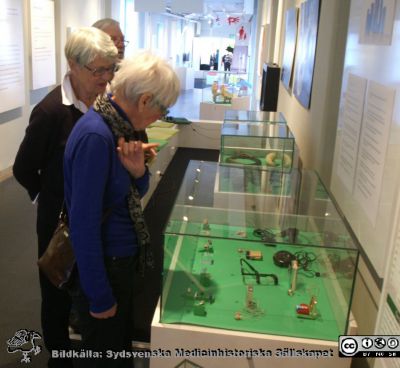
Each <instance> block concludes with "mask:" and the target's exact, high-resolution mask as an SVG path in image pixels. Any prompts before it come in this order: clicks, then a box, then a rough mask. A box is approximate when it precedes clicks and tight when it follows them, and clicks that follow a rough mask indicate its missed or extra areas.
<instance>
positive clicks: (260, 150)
mask: <svg viewBox="0 0 400 368" xmlns="http://www.w3.org/2000/svg"><path fill="white" fill-rule="evenodd" d="M294 152H295V139H294V136H293V134H292V132H291V131H290V129H289V127H288V125H286V124H285V123H275V122H255V121H231V120H225V121H224V123H223V125H222V129H221V153H220V162H221V163H226V164H231V165H246V166H260V167H262V168H263V169H265V170H277V171H290V170H291V169H292V167H293V160H294Z"/></svg>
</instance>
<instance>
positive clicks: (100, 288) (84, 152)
mask: <svg viewBox="0 0 400 368" xmlns="http://www.w3.org/2000/svg"><path fill="white" fill-rule="evenodd" d="M113 105H114V106H115V107H116V108H117V111H118V112H119V114H120V115H122V116H123V117H124V118H125V119H127V117H126V116H125V114H124V113H123V111H122V110H121V109H119V107H118V106H116V105H115V103H114V102H113ZM135 184H136V187H137V189H138V190H139V193H140V195H141V196H143V195H144V194H145V193H146V191H147V189H148V186H149V173H148V170H146V173H145V174H144V175H143V177H141V178H139V179H136V180H135ZM130 185H131V177H130V175H129V173H128V171H127V170H126V169H125V168H124V167H123V166H122V164H121V162H120V160H119V158H118V155H117V150H116V143H115V140H114V137H113V135H112V132H111V130H110V128H109V127H108V126H107V125H106V123H105V122H104V120H103V119H102V117H101V116H100V115H99V114H98V113H96V112H95V111H94V110H93V108H91V109H90V110H89V111H88V112H87V113H86V114H85V115H84V116H83V117H82V118H81V119H80V120H79V121H78V122H77V124H76V125H75V127H74V129H73V130H72V133H71V135H70V136H69V139H68V142H67V146H66V149H65V155H64V191H65V202H66V206H67V210H68V215H69V222H70V229H71V240H72V244H73V248H74V252H75V257H76V261H77V266H78V270H79V277H80V282H81V286H82V288H83V291H84V293H85V295H86V296H87V298H88V300H89V303H90V310H91V311H92V312H95V313H100V312H103V311H106V310H108V309H109V308H111V307H112V306H113V305H114V303H115V299H114V296H113V293H112V290H111V286H110V284H109V282H108V279H107V275H106V271H105V266H104V257H105V256H110V257H127V256H132V255H135V254H136V253H137V250H138V244H137V237H136V233H135V230H134V228H133V223H132V221H131V218H130V216H129V210H128V204H127V195H128V193H129V189H130ZM110 208H111V209H112V211H111V213H110V214H109V215H108V216H107V218H106V220H105V222H104V223H103V224H102V217H103V213H104V212H105V211H107V209H110Z"/></svg>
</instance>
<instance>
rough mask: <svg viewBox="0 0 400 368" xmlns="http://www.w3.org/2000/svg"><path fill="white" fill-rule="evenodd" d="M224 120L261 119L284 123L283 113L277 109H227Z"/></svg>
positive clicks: (260, 120)
mask: <svg viewBox="0 0 400 368" xmlns="http://www.w3.org/2000/svg"><path fill="white" fill-rule="evenodd" d="M225 121H255V122H256V121H259V122H262V121H263V122H273V123H283V124H286V119H285V117H284V115H283V114H282V113H281V112H278V111H246V110H227V111H225Z"/></svg>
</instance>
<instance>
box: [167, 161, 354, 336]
mask: <svg viewBox="0 0 400 368" xmlns="http://www.w3.org/2000/svg"><path fill="white" fill-rule="evenodd" d="M231 170H233V171H231ZM246 170H248V168H230V167H226V166H224V165H221V164H218V163H209V162H200V161H191V162H190V164H189V166H188V169H187V171H186V173H185V177H184V180H183V183H182V186H181V188H180V191H179V194H178V197H177V199H176V202H175V206H174V208H173V211H172V213H171V215H170V218H169V222H168V225H167V227H166V229H165V243H164V272H163V289H162V297H161V308H160V310H161V316H160V322H161V323H164V324H185V325H196V326H204V327H210V328H216V329H225V330H236V331H242V332H254V333H262V334H272V335H281V336H291V337H300V338H310V339H322V340H330V341H337V339H338V335H341V334H345V333H346V331H347V326H348V320H349V313H350V306H351V300H352V296H353V288H354V280H355V274H356V269H357V264H358V250H357V247H356V241H355V240H354V238H353V236H352V234H351V233H349V231H348V230H347V226H346V224H345V222H344V219H343V218H342V217H341V216H340V214H339V213H338V211H337V210H336V209H335V206H334V204H333V203H332V201H331V199H330V197H329V194H328V192H327V191H326V190H325V189H324V186H323V184H322V183H321V182H320V180H319V179H318V176H317V175H316V174H315V173H313V172H310V171H303V172H298V173H297V174H295V171H297V170H292V172H291V173H281V175H282V176H287V177H285V178H282V180H281V185H282V186H285V187H286V189H280V190H278V189H277V188H273V189H272V188H269V189H268V186H270V185H272V184H269V183H268V182H267V183H265V190H264V193H261V194H260V193H258V192H256V193H255V192H253V191H252V190H249V187H248V186H246V185H245V183H243V186H241V187H240V185H239V184H238V183H239V182H240V180H238V181H237V184H236V186H237V187H235V188H234V190H233V189H232V188H230V187H229V185H228V186H227V187H226V186H225V184H224V185H222V186H221V182H223V181H224V180H225V179H226V177H225V175H227V173H228V172H230V175H231V178H230V180H234V179H235V178H234V176H235V175H236V176H238V175H240V171H242V174H243V172H244V171H246ZM254 170H255V171H256V169H254ZM259 172H260V174H262V172H261V170H260V169H259ZM264 174H265V172H264ZM289 176H290V178H289ZM242 177H243V175H242ZM230 180H229V181H230ZM275 185H276V186H277V184H276V183H275ZM222 191H224V195H226V198H225V201H224V202H223V203H221V201H220V199H218V196H219V195H220V194H221V192H222ZM239 194H241V195H242V197H239ZM325 194H326V195H325ZM260 198H264V199H266V198H271V201H268V200H266V201H265V202H260V203H263V204H264V206H260V207H258V206H257V205H254V204H257V203H259V202H258V201H259V200H260ZM274 201H275V202H274ZM279 201H283V202H286V201H290V203H291V204H290V205H289V206H280V207H279V208H276V207H273V206H272V205H273V203H279ZM247 203H252V206H250V207H248V206H247Z"/></svg>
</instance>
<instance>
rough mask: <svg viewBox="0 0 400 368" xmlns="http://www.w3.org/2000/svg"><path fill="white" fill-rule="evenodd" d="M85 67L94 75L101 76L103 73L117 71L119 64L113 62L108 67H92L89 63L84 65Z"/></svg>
mask: <svg viewBox="0 0 400 368" xmlns="http://www.w3.org/2000/svg"><path fill="white" fill-rule="evenodd" d="M84 67H85V68H86V69H87V70H89V71H90V72H91V73H92V75H93V77H101V76H102V75H104V74H106V73H112V74H114V73H115V72H116V71H117V65H115V64H113V65H111V66H110V67H108V68H104V67H100V68H90V67H88V66H87V65H84Z"/></svg>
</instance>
